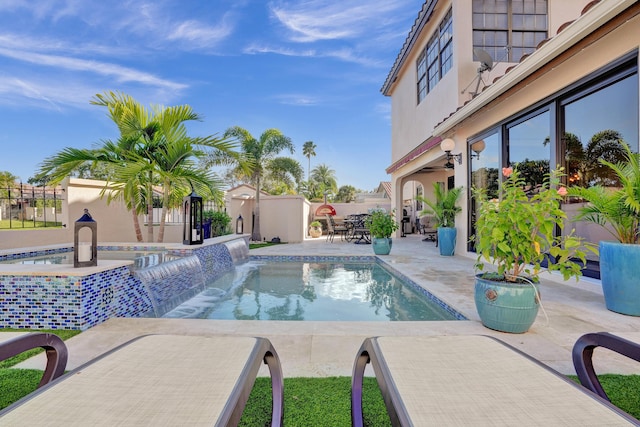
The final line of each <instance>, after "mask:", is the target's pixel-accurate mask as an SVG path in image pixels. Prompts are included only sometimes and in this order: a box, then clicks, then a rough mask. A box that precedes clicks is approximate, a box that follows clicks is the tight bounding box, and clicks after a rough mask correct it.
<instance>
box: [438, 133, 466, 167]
mask: <svg viewBox="0 0 640 427" xmlns="http://www.w3.org/2000/svg"><path fill="white" fill-rule="evenodd" d="M455 147H456V142H455V141H454V140H453V139H451V138H447V139H444V140H442V142H441V143H440V149H441V150H442V151H444V152H445V154H446V155H447V163H445V165H444V167H445V169H453V167H454V164H453V163H451V159H455V160H456V161H457V162H458V164H459V165H461V164H462V153H458V154H451V150H453V149H454V148H455Z"/></svg>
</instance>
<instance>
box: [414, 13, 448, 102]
mask: <svg viewBox="0 0 640 427" xmlns="http://www.w3.org/2000/svg"><path fill="white" fill-rule="evenodd" d="M452 63H453V15H452V13H451V10H449V12H448V13H447V14H446V15H445V17H444V18H443V20H442V22H440V25H439V26H438V28H437V30H436V32H435V33H434V34H433V36H432V37H431V39H430V40H429V42H428V43H427V46H426V47H425V48H424V50H423V51H422V52H420V55H419V56H418V60H417V61H416V72H417V81H418V86H417V91H418V92H417V93H418V104H419V103H420V102H422V100H423V99H424V98H425V97H426V96H427V93H429V92H431V91H432V90H433V88H434V87H435V85H436V84H437V83H438V82H439V81H440V79H441V78H442V76H444V75H445V74H446V73H447V71H449V70H450V69H451V65H452Z"/></svg>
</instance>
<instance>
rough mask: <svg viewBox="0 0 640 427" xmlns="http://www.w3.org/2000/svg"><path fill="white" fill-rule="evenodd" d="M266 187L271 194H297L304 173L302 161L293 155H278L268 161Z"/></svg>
mask: <svg viewBox="0 0 640 427" xmlns="http://www.w3.org/2000/svg"><path fill="white" fill-rule="evenodd" d="M265 171H266V174H265V179H264V188H265V189H266V190H267V191H268V192H269V193H271V194H296V186H299V185H300V182H301V181H302V175H303V173H304V171H303V169H302V167H301V166H300V163H299V162H298V161H297V160H296V159H292V158H291V157H277V158H275V159H273V160H271V161H270V162H268V163H267V166H266V168H265Z"/></svg>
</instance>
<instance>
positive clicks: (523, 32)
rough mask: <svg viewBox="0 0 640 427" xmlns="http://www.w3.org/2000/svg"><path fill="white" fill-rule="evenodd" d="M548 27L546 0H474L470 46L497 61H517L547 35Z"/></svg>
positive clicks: (531, 50)
mask: <svg viewBox="0 0 640 427" xmlns="http://www.w3.org/2000/svg"><path fill="white" fill-rule="evenodd" d="M547 28H548V26H547V0H473V47H474V48H480V49H484V50H485V51H487V52H488V53H489V55H491V57H492V58H493V60H494V61H496V62H504V61H506V62H518V61H520V58H522V56H523V55H524V54H527V53H531V52H533V51H534V50H535V48H536V46H537V45H538V44H539V43H540V42H541V41H542V40H544V39H546V38H547ZM474 59H476V60H477V58H474Z"/></svg>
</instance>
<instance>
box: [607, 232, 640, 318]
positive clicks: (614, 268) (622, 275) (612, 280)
mask: <svg viewBox="0 0 640 427" xmlns="http://www.w3.org/2000/svg"><path fill="white" fill-rule="evenodd" d="M599 248H600V280H601V282H602V293H603V294H604V302H605V304H606V306H607V309H609V310H611V311H615V312H616V313H621V314H627V315H629V316H640V245H632V244H625V243H617V242H600V245H599Z"/></svg>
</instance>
